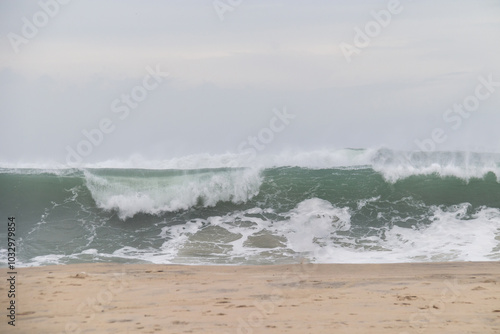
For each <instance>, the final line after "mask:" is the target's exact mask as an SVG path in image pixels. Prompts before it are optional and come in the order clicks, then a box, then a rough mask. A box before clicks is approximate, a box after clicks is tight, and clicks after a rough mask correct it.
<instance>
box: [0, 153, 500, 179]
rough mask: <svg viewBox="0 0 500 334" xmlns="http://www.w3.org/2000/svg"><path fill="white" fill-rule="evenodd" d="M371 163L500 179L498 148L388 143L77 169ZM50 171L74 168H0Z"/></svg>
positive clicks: (402, 173) (1, 168)
mask: <svg viewBox="0 0 500 334" xmlns="http://www.w3.org/2000/svg"><path fill="white" fill-rule="evenodd" d="M366 166H369V167H372V168H373V169H374V170H375V171H377V172H379V173H380V174H382V175H383V176H384V178H385V179H386V180H387V181H389V182H396V181H398V180H401V179H404V178H407V177H409V176H412V175H431V174H436V175H439V176H441V177H446V176H454V177H457V178H460V179H463V180H470V179H471V178H481V177H484V176H485V175H487V174H488V173H493V174H494V175H495V176H496V177H497V180H498V181H500V154H499V153H475V152H418V151H415V152H407V151H394V150H390V149H385V148H380V149H340V150H315V151H286V152H282V153H280V154H275V155H264V154H263V155H260V156H258V157H257V158H256V159H249V156H248V155H245V154H232V153H226V154H218V155H212V154H196V155H187V156H183V157H178V158H172V159H166V160H145V159H143V158H141V157H139V156H134V157H131V158H129V159H127V160H108V161H103V162H99V163H88V164H85V165H82V166H81V168H80V169H150V170H198V169H207V168H211V169H217V168H245V167H249V168H253V169H266V168H275V167H302V168H310V169H327V168H340V167H342V168H360V167H366ZM16 170H17V171H18V172H19V173H21V172H24V173H53V174H57V175H63V174H68V173H72V172H74V171H75V170H76V169H74V168H68V167H67V166H65V165H61V164H57V163H52V164H51V163H44V164H36V163H32V164H28V163H0V173H2V172H3V173H5V172H14V171H16Z"/></svg>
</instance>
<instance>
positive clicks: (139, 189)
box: [85, 169, 262, 219]
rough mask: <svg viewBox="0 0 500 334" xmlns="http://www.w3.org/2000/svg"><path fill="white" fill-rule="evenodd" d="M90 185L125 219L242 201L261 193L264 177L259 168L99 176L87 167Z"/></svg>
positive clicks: (101, 202) (104, 205) (95, 195)
mask: <svg viewBox="0 0 500 334" xmlns="http://www.w3.org/2000/svg"><path fill="white" fill-rule="evenodd" d="M85 178H86V185H87V188H88V189H89V190H90V192H91V194H92V197H93V198H94V200H95V201H96V203H97V206H98V207H100V208H102V209H105V210H116V211H117V212H118V215H119V217H120V218H121V219H126V218H128V217H132V216H134V215H135V214H137V213H139V212H141V213H148V214H160V213H162V212H172V211H178V210H186V209H189V208H191V207H193V206H195V205H198V204H200V201H201V202H202V203H201V204H202V205H203V206H205V207H212V206H215V205H216V204H217V203H219V202H223V201H225V202H229V201H230V202H233V203H242V202H246V201H247V200H249V199H251V198H252V197H254V196H255V195H257V194H258V192H259V188H260V185H261V183H262V179H261V177H260V171H259V170H257V169H246V170H240V169H238V170H228V171H207V172H203V173H197V174H188V175H179V176H159V177H118V176H105V177H104V176H97V175H95V174H93V173H91V172H89V171H85Z"/></svg>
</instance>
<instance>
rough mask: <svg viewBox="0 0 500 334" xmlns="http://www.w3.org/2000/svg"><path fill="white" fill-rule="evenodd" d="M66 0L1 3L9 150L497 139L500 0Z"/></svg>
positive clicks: (479, 145)
mask: <svg viewBox="0 0 500 334" xmlns="http://www.w3.org/2000/svg"><path fill="white" fill-rule="evenodd" d="M60 1H61V3H59V2H58V1H56V0H41V1H39V2H36V1H19V0H17V1H1V2H0V33H1V36H2V38H1V41H0V124H1V131H0V143H1V144H0V145H1V146H0V162H2V161H3V162H5V161H9V162H16V161H24V162H34V161H58V162H64V161H65V159H66V158H67V155H68V152H69V151H68V147H69V148H71V149H73V150H75V152H77V151H78V145H79V144H80V149H81V150H82V152H85V153H86V151H85V150H88V149H89V147H88V143H87V144H84V145H83V146H81V145H82V144H81V143H82V141H87V142H90V141H91V140H90V139H88V138H86V137H85V134H84V132H85V131H88V133H90V134H94V137H92V138H93V140H94V143H93V144H90V145H91V146H92V147H91V148H90V150H91V152H90V153H89V154H88V155H87V156H85V157H83V158H84V160H85V161H92V162H93V161H103V160H107V159H126V158H128V157H129V156H131V155H134V154H140V155H141V156H143V157H144V158H145V159H158V158H159V159H163V158H171V157H178V156H182V155H186V154H198V153H211V154H220V153H225V152H238V150H241V146H240V145H241V144H242V143H247V144H246V147H247V148H248V147H254V146H252V145H257V146H259V147H261V146H264V147H265V150H266V152H271V153H272V152H280V151H281V150H284V149H289V148H293V149H298V150H304V151H305V150H315V149H339V148H344V147H365V148H368V147H379V146H385V147H389V148H394V149H405V150H415V149H418V147H417V145H416V143H415V140H419V141H422V140H432V142H433V143H434V145H435V149H437V150H455V149H464V150H486V151H498V150H499V148H500V131H499V130H498V125H499V124H500V43H499V41H500V2H499V1H497V0H495V1H493V0H480V1H461V0H458V1H457V0H453V1H452V0H443V1H430V0H429V1H426V0H424V1H410V0H401V1H399V2H398V1H395V0H391V1H367V0H366V1H353V0H340V1H333V0H332V1H319V0H317V1H290V0H282V1H277V0H266V1H256V0H242V1H238V0H220V1H219V0H218V1H211V0H205V1H201V0H199V1H186V0H182V1H180V0H179V1H157V0H154V1H153V0H141V1H139V0H134V1H132V0H106V1H102V0H72V1H67V0H65V1H63V0H60ZM66 2H67V3H66ZM398 3H399V4H398ZM391 11H392V13H391ZM373 13H379V14H378V16H379V18H378V20H379V22H377V21H376V19H375V16H377V15H374V14H373ZM387 13H389V16H388V15H387ZM370 29H371V30H370ZM359 31H361V33H360V32H359ZM360 36H361V37H360ZM346 45H350V46H347V49H346ZM353 48H355V49H353ZM342 50H344V52H343V51H342ZM345 50H350V52H351V53H346V54H347V56H348V57H346V54H345ZM353 50H355V51H353ZM347 58H349V59H350V61H348V59H347ZM151 72H162V73H167V72H168V76H165V75H164V76H158V75H155V76H151V74H150V73H151ZM479 78H483V79H479ZM481 80H482V81H481ZM488 81H489V82H490V84H484V82H488ZM495 83H496V84H495ZM478 86H480V87H478ZM478 94H479V95H478ZM127 96H128V97H127ZM127 99H128V100H127ZM127 101H128V102H127ZM455 104H458V105H460V104H462V105H463V104H467V105H468V107H467V108H468V110H470V112H469V111H467V110H465V109H464V108H463V107H462V109H461V110H462V111H461V112H459V111H458V110H460V109H456V110H453V106H454V105H455ZM284 108H286V112H287V113H288V114H291V115H293V116H294V117H295V118H293V119H292V118H289V119H286V120H285V121H282V120H280V119H276V117H277V116H276V112H277V110H279V111H280V112H281V113H282V114H283V110H284ZM450 108H452V109H450ZM273 109H274V111H273ZM449 109H450V110H449ZM286 123H288V124H286ZM100 126H101V127H102V129H104V130H105V131H106V132H107V133H104V132H102V131H101V130H99V131H100V133H101V134H102V136H100V135H98V134H96V132H92V129H98V128H99V127H100ZM265 128H267V130H263V129H265ZM269 129H271V130H269ZM435 129H438V130H437V132H436V133H435V139H432V137H431V136H432V134H433V132H435V131H434V130H435ZM96 131H97V130H96ZM262 131H264V132H262ZM270 131H272V134H270ZM259 134H260V135H261V139H257V140H258V142H257V144H252V143H251V142H249V139H248V137H249V136H255V137H256V138H259V137H258V135H259ZM271 135H272V140H270V138H271V137H269V136H271ZM266 136H267V137H266ZM262 139H264V141H266V142H265V143H263V142H262ZM85 145H87V146H85Z"/></svg>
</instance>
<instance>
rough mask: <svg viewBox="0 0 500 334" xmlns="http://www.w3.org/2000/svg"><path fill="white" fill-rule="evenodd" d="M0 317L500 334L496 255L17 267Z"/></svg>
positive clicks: (86, 326) (192, 329)
mask: <svg viewBox="0 0 500 334" xmlns="http://www.w3.org/2000/svg"><path fill="white" fill-rule="evenodd" d="M0 271H1V273H2V277H7V278H8V275H7V271H8V270H7V269H5V268H3V269H1V270H0ZM4 282H5V279H4ZM0 289H1V290H2V291H1V293H0V294H1V298H0V300H1V305H2V308H3V309H4V311H3V313H4V314H5V313H6V311H5V308H6V306H7V305H8V303H9V300H8V298H7V290H8V286H7V283H4V284H3V285H2V286H1V288H0ZM3 319H4V320H3V321H2V322H1V323H0V332H1V333H51V334H53V333H218V334H219V333H235V334H239V333H245V334H249V333H400V334H403V333H405V334H407V333H408V334H409V333H478V334H479V333H481V334H484V333H500V263H496V262H478V263H426V264H381V265H376V264H369V265H366V264H363V265H355V264H352V265H351V264H345V265H343V264H323V265H313V264H297V265H279V266H278V265H277V266H176V265H149V264H145V265H122V264H79V265H60V266H46V267H32V268H19V269H18V271H17V277H16V322H15V325H16V326H15V327H13V326H10V325H8V323H7V321H8V317H7V318H6V317H5V316H4V317H3Z"/></svg>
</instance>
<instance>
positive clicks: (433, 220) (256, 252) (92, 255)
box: [0, 149, 500, 267]
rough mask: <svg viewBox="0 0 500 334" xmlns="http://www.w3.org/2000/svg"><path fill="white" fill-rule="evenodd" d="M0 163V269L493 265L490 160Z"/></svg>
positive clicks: (381, 155)
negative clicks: (12, 245) (10, 248)
mask: <svg viewBox="0 0 500 334" xmlns="http://www.w3.org/2000/svg"><path fill="white" fill-rule="evenodd" d="M259 158H260V159H258V160H255V161H248V159H246V157H244V156H241V155H232V154H222V155H209V154H204V155H192V156H186V157H183V158H177V159H170V160H164V161H145V160H141V159H140V158H137V157H136V158H132V159H130V160H128V161H106V162H102V163H93V164H87V165H84V166H80V167H78V168H68V167H65V166H59V165H50V164H48V165H47V164H46V165H36V164H31V165H26V164H25V165H22V164H9V163H1V164H0V213H1V214H2V217H0V218H1V219H3V220H4V221H5V224H3V226H4V227H3V228H2V229H0V240H4V242H2V243H1V244H0V266H1V267H6V266H7V258H8V256H7V242H6V240H7V219H8V217H10V216H14V217H15V218H16V257H17V259H16V261H17V262H16V264H17V266H21V267H23V266H24V267H26V266H41V265H50V264H69V263H85V262H119V263H161V264H189V265H195V264H229V265H241V264H252V265H253V264H286V263H298V262H302V261H309V262H314V263H395V262H434V261H498V260H500V154H495V153H474V152H401V151H393V150H389V149H343V150H330V151H329V150H323V151H313V152H300V153H297V152H288V153H283V154H279V155H274V156H273V155H267V156H262V157H259Z"/></svg>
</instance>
